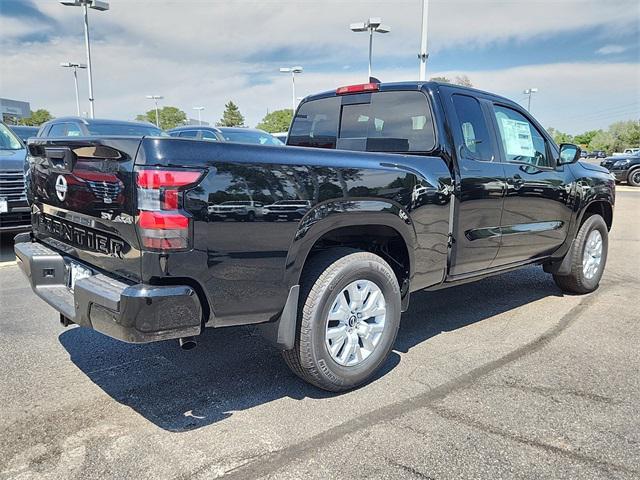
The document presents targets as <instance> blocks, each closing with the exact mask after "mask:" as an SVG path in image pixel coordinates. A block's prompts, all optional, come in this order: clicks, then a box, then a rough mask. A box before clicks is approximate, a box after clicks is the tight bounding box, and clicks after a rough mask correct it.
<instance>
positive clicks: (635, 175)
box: [627, 167, 640, 187]
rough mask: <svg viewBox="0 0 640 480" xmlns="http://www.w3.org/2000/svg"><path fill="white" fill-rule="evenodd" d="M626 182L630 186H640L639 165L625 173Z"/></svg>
mask: <svg viewBox="0 0 640 480" xmlns="http://www.w3.org/2000/svg"><path fill="white" fill-rule="evenodd" d="M627 183H628V184H629V185H631V186H632V187H640V167H638V168H634V169H633V170H631V171H630V172H629V173H628V174H627Z"/></svg>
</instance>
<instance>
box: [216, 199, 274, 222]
mask: <svg viewBox="0 0 640 480" xmlns="http://www.w3.org/2000/svg"><path fill="white" fill-rule="evenodd" d="M208 212H209V220H212V221H216V220H226V219H232V220H240V221H242V222H244V221H247V222H253V221H254V220H255V219H256V218H257V217H262V203H261V202H254V201H253V200H246V201H245V200H237V201H234V200H230V201H228V202H222V203H220V204H217V205H209V208H208Z"/></svg>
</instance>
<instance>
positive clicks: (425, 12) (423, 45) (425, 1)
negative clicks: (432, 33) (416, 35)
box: [418, 0, 429, 81]
mask: <svg viewBox="0 0 640 480" xmlns="http://www.w3.org/2000/svg"><path fill="white" fill-rule="evenodd" d="M428 18H429V0H422V34H421V36H420V53H418V59H419V60H420V80H421V81H425V80H426V79H427V59H428V58H429V52H427V25H428Z"/></svg>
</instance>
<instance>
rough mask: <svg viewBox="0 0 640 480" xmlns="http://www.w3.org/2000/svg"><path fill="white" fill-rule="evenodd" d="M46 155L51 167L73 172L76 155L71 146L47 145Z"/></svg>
mask: <svg viewBox="0 0 640 480" xmlns="http://www.w3.org/2000/svg"><path fill="white" fill-rule="evenodd" d="M44 151H45V155H46V157H47V160H49V163H50V164H51V167H52V168H53V169H54V170H57V171H61V172H71V171H72V170H73V165H74V163H75V159H76V155H75V153H73V151H71V149H70V148H69V147H45V149H44Z"/></svg>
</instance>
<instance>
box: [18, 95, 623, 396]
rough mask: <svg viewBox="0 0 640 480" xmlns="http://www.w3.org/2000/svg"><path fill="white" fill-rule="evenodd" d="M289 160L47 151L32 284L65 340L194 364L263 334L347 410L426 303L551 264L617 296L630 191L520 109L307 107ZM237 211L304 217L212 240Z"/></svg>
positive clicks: (368, 98) (183, 147)
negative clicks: (256, 331) (91, 336)
mask: <svg viewBox="0 0 640 480" xmlns="http://www.w3.org/2000/svg"><path fill="white" fill-rule="evenodd" d="M287 143H288V146H285V147H277V146H259V145H256V146H253V145H241V144H233V143H209V142H203V141H197V140H189V139H179V138H152V137H144V138H128V137H110V138H106V137H105V138H95V137H86V138H64V139H63V138H46V139H32V140H30V142H29V155H28V162H29V170H28V180H27V187H28V195H29V199H30V203H31V208H32V224H33V227H32V231H31V232H30V233H27V234H22V235H21V236H18V237H17V238H16V245H15V251H16V254H17V257H18V260H19V263H20V266H21V268H22V270H23V271H24V273H25V274H26V275H27V277H28V278H29V281H30V282H31V285H32V287H33V289H34V291H35V293H36V294H37V295H39V296H40V297H41V298H43V299H44V300H45V301H46V302H48V303H49V304H50V305H52V306H53V307H54V308H55V309H56V310H57V311H59V312H60V316H61V317H60V318H61V321H62V323H63V324H65V325H67V324H71V323H76V324H78V325H81V326H83V327H89V328H93V329H95V330H97V331H99V332H102V333H104V334H106V335H109V336H111V337H113V338H117V339H120V340H123V341H126V342H151V341H156V340H166V339H176V338H177V339H180V342H181V344H182V345H183V347H184V348H189V347H193V346H194V345H195V339H194V336H196V335H197V334H199V333H200V332H201V331H202V329H203V328H205V327H214V328H218V327H227V326H236V325H248V324H257V325H259V328H260V330H261V331H262V332H263V333H264V335H266V336H267V337H268V338H270V339H272V340H273V342H274V343H275V344H276V345H277V346H279V348H281V349H282V350H283V354H284V359H285V360H286V362H287V364H288V365H289V366H290V367H291V368H292V370H293V371H294V372H295V373H296V374H297V375H299V376H300V377H302V378H303V379H304V380H306V381H308V382H311V383H312V384H314V385H316V386H318V387H320V388H323V389H327V390H333V391H339V390H345V389H349V388H353V387H355V386H357V385H360V384H362V383H364V382H366V381H367V380H368V379H369V378H371V376H372V374H373V372H374V371H376V369H378V368H379V367H380V366H381V364H382V363H383V362H384V361H385V358H386V357H387V355H388V354H389V352H390V350H391V349H392V348H393V345H394V341H395V338H396V333H397V331H398V327H399V324H400V316H401V312H402V311H404V310H405V309H406V308H407V306H408V304H409V296H410V293H411V292H412V291H416V290H420V289H438V288H442V287H447V286H452V285H456V284H459V283H462V282H469V281H473V280H477V279H480V278H482V277H485V276H487V275H492V274H497V273H500V272H504V271H507V270H510V269H514V268H518V267H522V266H525V265H532V264H537V265H542V266H543V268H544V269H545V271H547V272H549V273H550V274H552V275H553V278H554V279H555V281H556V283H557V284H558V286H559V287H560V288H561V289H562V290H564V291H566V292H571V293H587V292H591V291H593V290H595V289H596V288H597V287H598V283H599V281H600V278H601V276H602V272H603V269H604V266H605V262H606V258H607V235H608V232H609V230H610V228H611V224H612V219H613V206H614V196H615V182H614V179H613V177H612V176H611V175H610V174H609V173H608V172H607V171H606V170H605V169H603V168H602V167H600V166H594V165H587V164H583V163H580V162H579V161H578V159H579V157H580V150H579V149H578V147H576V146H575V145H570V144H563V145H560V146H557V145H556V144H555V143H554V142H553V140H552V139H551V137H549V135H548V134H547V133H546V132H545V131H544V129H543V128H541V126H540V125H539V124H538V123H537V122H536V121H535V120H534V119H533V118H532V117H531V116H530V115H529V114H528V113H527V112H526V111H525V110H523V109H522V108H521V107H520V106H519V105H518V104H516V103H514V102H512V101H510V100H507V99H505V98H502V97H499V96H496V95H492V94H490V93H486V92H481V91H478V90H474V89H469V88H463V87H457V86H452V85H446V84H439V83H433V82H419V83H418V82H411V83H388V84H379V83H367V84H363V85H353V86H348V87H341V88H339V89H337V90H334V91H330V92H326V93H322V94H318V95H314V96H310V97H307V98H306V99H304V100H303V101H302V103H301V104H300V106H299V108H298V110H297V112H296V115H295V119H294V121H293V123H292V126H291V129H290V131H289V136H288V142H287ZM226 201H251V202H260V203H262V204H263V205H265V206H268V205H271V206H273V205H278V204H279V203H278V202H281V203H285V204H296V202H297V205H298V206H299V208H298V210H299V213H300V214H299V215H297V216H282V218H280V217H279V216H274V218H272V219H270V220H271V221H266V220H265V219H264V218H259V217H257V216H256V218H255V220H254V221H253V222H245V221H234V220H233V219H231V221H229V220H227V221H224V222H222V221H210V218H209V215H208V214H207V210H208V207H209V206H210V205H216V204H220V203H223V202H226ZM266 212H268V214H269V215H270V214H271V213H270V212H271V210H269V209H266ZM263 217H264V215H263ZM479 308H480V307H479Z"/></svg>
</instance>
